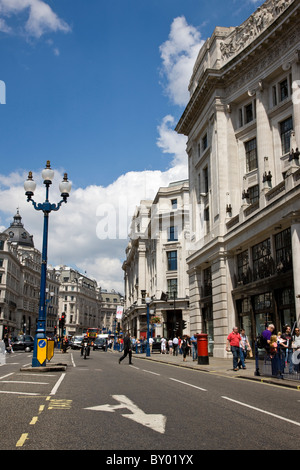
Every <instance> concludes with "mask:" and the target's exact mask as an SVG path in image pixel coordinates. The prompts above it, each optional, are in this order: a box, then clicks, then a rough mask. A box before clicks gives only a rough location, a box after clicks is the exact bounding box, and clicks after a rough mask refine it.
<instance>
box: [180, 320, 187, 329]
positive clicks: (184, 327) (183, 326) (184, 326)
mask: <svg viewBox="0 0 300 470" xmlns="http://www.w3.org/2000/svg"><path fill="white" fill-rule="evenodd" d="M181 327H182V329H183V330H185V329H186V321H185V320H181Z"/></svg>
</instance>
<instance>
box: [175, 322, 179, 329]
mask: <svg viewBox="0 0 300 470" xmlns="http://www.w3.org/2000/svg"><path fill="white" fill-rule="evenodd" d="M176 330H179V321H177V322H176V323H175V331H176Z"/></svg>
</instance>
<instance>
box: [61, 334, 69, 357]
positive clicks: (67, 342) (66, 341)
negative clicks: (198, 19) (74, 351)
mask: <svg viewBox="0 0 300 470" xmlns="http://www.w3.org/2000/svg"><path fill="white" fill-rule="evenodd" d="M68 349H69V340H68V337H67V335H66V336H65V337H64V339H63V344H62V351H63V353H66V352H67V350H68Z"/></svg>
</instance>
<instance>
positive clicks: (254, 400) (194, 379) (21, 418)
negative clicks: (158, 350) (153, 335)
mask: <svg viewBox="0 0 300 470" xmlns="http://www.w3.org/2000/svg"><path fill="white" fill-rule="evenodd" d="M31 357H32V354H28V353H23V352H22V353H14V354H11V355H9V356H7V361H6V364H5V365H2V366H0V413H1V423H2V424H1V434H0V449H1V450H102V451H109V452H110V453H108V454H107V453H106V454H105V455H106V456H107V455H109V456H111V458H112V459H117V458H118V456H121V455H132V456H133V457H132V458H134V456H135V458H136V459H137V458H138V456H139V455H150V454H151V455H152V454H153V455H154V456H155V455H156V454H158V453H159V451H161V452H160V455H163V453H165V454H166V453H168V452H169V453H170V455H171V454H172V453H171V452H170V451H174V452H173V454H172V455H173V457H172V458H173V459H175V458H176V459H183V460H184V459H185V460H186V461H185V462H184V461H182V462H181V463H185V464H187V463H195V462H191V461H190V462H188V460H187V459H188V458H190V459H192V457H191V455H192V454H193V451H202V450H254V449H255V450H291V449H295V450H296V449H298V447H299V438H300V420H299V417H300V413H299V407H300V392H299V391H297V390H289V389H285V388H282V387H276V386H270V385H267V384H262V383H258V382H252V381H247V380H239V379H232V378H230V377H224V376H221V375H216V374H207V373H205V372H199V371H193V370H189V369H183V368H179V367H175V366H170V365H166V364H161V363H155V362H152V361H146V360H144V359H139V358H136V357H135V356H134V357H133V365H132V366H130V365H129V364H128V359H127V358H126V359H125V360H124V361H123V362H122V363H121V364H119V363H118V359H119V357H120V354H119V353H112V352H107V353H105V352H103V351H91V355H90V357H89V358H88V359H87V360H84V359H83V358H82V357H80V352H79V351H69V352H68V353H67V354H66V355H61V357H60V361H61V362H63V361H64V359H67V361H68V363H69V366H68V368H67V370H66V371H65V372H61V371H60V372H47V373H46V372H45V373H40V372H38V373H33V372H21V371H20V367H21V366H23V365H25V364H30V363H31ZM132 451H136V452H132ZM139 451H140V452H141V454H139ZM142 451H145V452H147V454H146V453H145V454H142ZM166 455H167V454H166ZM174 455H175V456H176V455H177V457H174ZM105 458H107V457H105ZM109 458H110V457H109ZM119 458H121V457H119ZM128 458H129V457H128ZM147 458H148V457H147ZM149 458H150V457H149ZM152 458H153V459H155V458H158V457H152ZM170 458H171V457H170ZM144 460H145V459H144ZM109 463H112V464H118V463H124V462H121V461H120V462H117V461H115V462H113V461H112V462H109ZM131 463H132V465H133V466H134V467H137V466H138V462H137V461H136V462H134V461H132V462H131ZM135 463H136V465H135ZM148 463H149V461H148ZM150 463H155V462H154V461H153V462H150ZM158 463H159V462H158ZM165 463H168V462H165ZM169 463H170V464H171V463H177V464H178V463H180V462H179V461H178V462H175V460H173V461H172V462H169Z"/></svg>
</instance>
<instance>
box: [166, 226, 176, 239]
mask: <svg viewBox="0 0 300 470" xmlns="http://www.w3.org/2000/svg"><path fill="white" fill-rule="evenodd" d="M175 241H178V229H177V227H175V226H174V225H172V226H171V227H169V228H168V242H175Z"/></svg>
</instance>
